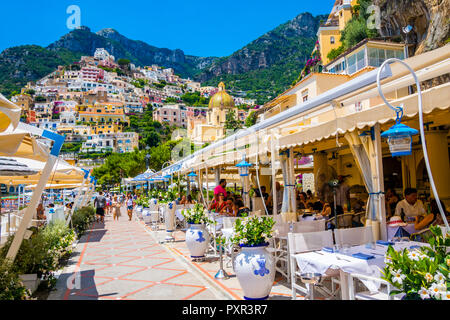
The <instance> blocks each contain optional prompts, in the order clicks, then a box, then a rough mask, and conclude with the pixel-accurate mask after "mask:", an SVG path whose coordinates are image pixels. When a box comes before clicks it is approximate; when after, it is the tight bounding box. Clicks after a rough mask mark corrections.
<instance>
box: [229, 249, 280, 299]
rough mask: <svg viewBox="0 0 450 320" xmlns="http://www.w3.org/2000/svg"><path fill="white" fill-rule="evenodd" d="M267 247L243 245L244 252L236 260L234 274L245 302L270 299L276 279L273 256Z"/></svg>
mask: <svg viewBox="0 0 450 320" xmlns="http://www.w3.org/2000/svg"><path fill="white" fill-rule="evenodd" d="M267 246H268V244H264V245H260V246H251V247H250V246H244V245H241V248H242V250H241V252H240V253H239V254H238V255H237V256H236V259H235V260H234V272H235V273H236V277H237V278H238V281H239V284H240V285H241V288H242V290H243V291H244V299H245V300H266V299H267V298H269V295H270V291H271V290H272V286H273V281H274V279H275V265H274V261H273V258H272V255H271V254H270V253H269V252H268V251H267V250H266V247H267Z"/></svg>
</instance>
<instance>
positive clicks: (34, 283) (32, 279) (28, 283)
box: [19, 273, 41, 293]
mask: <svg viewBox="0 0 450 320" xmlns="http://www.w3.org/2000/svg"><path fill="white" fill-rule="evenodd" d="M19 278H20V280H22V282H23V285H24V286H25V288H27V289H28V290H30V292H31V293H33V292H35V291H36V289H37V288H38V287H39V283H40V282H41V281H40V280H39V279H38V277H37V274H35V273H34V274H22V275H19Z"/></svg>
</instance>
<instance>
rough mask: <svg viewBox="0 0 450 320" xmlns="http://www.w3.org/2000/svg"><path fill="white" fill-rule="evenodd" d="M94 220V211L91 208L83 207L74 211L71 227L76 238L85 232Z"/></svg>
mask: <svg viewBox="0 0 450 320" xmlns="http://www.w3.org/2000/svg"><path fill="white" fill-rule="evenodd" d="M94 220H95V209H94V208H93V207H83V208H81V209H77V210H75V212H74V214H73V216H72V226H73V228H74V230H75V232H76V233H77V235H78V237H81V236H82V235H83V234H84V233H85V232H86V230H87V229H88V228H89V226H90V224H91V223H92V222H93V221H94Z"/></svg>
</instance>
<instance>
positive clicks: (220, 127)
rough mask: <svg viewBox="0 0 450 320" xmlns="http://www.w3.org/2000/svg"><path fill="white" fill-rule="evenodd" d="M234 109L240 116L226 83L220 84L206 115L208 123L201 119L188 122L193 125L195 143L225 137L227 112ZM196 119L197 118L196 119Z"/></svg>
mask: <svg viewBox="0 0 450 320" xmlns="http://www.w3.org/2000/svg"><path fill="white" fill-rule="evenodd" d="M230 110H231V111H233V112H235V114H236V118H238V109H237V108H236V106H235V105H234V99H233V98H232V97H231V96H230V95H229V94H228V93H227V91H226V90H225V84H224V83H223V82H221V83H220V84H219V91H218V92H217V93H216V94H215V95H213V96H212V97H211V100H210V102H209V108H208V112H207V115H206V123H204V120H203V121H199V122H197V123H195V124H192V123H191V124H190V125H189V124H188V127H193V130H192V131H191V134H190V136H189V137H190V139H191V140H192V141H193V142H194V144H195V145H203V144H205V143H211V142H213V141H216V140H219V139H222V138H224V137H225V135H226V132H225V122H226V116H227V113H228V112H230ZM194 121H195V120H194Z"/></svg>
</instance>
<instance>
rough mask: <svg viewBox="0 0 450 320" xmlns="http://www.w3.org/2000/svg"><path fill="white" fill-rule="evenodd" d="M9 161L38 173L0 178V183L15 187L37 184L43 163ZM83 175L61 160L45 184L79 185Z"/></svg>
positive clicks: (21, 160)
mask: <svg viewBox="0 0 450 320" xmlns="http://www.w3.org/2000/svg"><path fill="white" fill-rule="evenodd" d="M9 159H12V160H16V161H18V162H20V163H23V164H25V165H27V166H28V167H29V168H30V169H32V170H35V171H37V172H38V173H37V174H33V175H23V176H6V177H5V176H0V183H4V184H10V183H12V184H15V185H18V184H26V185H32V184H37V183H38V181H39V179H40V177H41V173H42V170H43V169H44V166H45V162H41V161H37V160H32V159H26V158H18V157H11V158H9ZM84 174H85V173H84V172H83V170H81V169H79V168H76V167H74V166H71V165H70V164H68V163H67V162H66V161H64V160H62V159H58V160H57V163H56V165H55V167H54V169H53V171H52V173H51V175H50V178H49V180H48V181H47V184H70V185H72V184H79V183H82V182H83V178H84Z"/></svg>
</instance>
